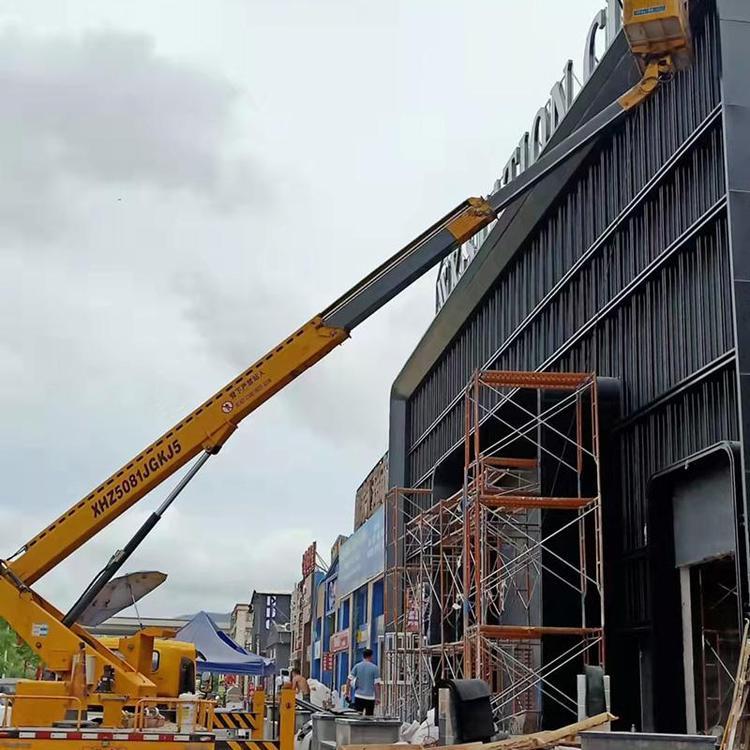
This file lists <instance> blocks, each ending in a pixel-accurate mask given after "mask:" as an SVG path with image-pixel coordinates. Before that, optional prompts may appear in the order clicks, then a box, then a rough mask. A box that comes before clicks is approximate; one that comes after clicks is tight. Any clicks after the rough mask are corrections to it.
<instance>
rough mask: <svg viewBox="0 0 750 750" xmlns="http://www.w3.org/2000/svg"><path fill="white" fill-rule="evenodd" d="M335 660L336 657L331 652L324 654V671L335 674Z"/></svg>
mask: <svg viewBox="0 0 750 750" xmlns="http://www.w3.org/2000/svg"><path fill="white" fill-rule="evenodd" d="M335 658H336V657H335V655H334V654H333V653H331V652H330V651H326V652H325V653H324V654H323V671H324V672H333V666H334V659H335Z"/></svg>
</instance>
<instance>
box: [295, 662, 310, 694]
mask: <svg viewBox="0 0 750 750" xmlns="http://www.w3.org/2000/svg"><path fill="white" fill-rule="evenodd" d="M291 675H292V690H294V692H295V694H296V696H297V697H298V698H302V700H304V701H309V700H310V685H308V683H307V680H306V679H305V678H304V677H303V676H302V675H301V674H300V671H299V669H297V668H296V667H295V668H294V669H293V670H292V672H291Z"/></svg>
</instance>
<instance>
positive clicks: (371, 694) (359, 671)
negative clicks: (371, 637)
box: [347, 648, 382, 716]
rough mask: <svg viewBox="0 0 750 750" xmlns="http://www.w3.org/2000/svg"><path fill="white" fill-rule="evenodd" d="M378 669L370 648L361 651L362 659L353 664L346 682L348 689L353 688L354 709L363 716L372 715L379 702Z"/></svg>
mask: <svg viewBox="0 0 750 750" xmlns="http://www.w3.org/2000/svg"><path fill="white" fill-rule="evenodd" d="M381 682H382V680H381V679H380V671H379V670H378V667H377V665H376V664H373V661H372V649H371V648H366V649H365V650H364V651H363V652H362V661H360V662H358V663H357V664H355V665H354V667H353V669H352V671H351V674H350V675H349V678H348V679H347V684H348V685H349V690H350V691H351V689H352V688H354V691H355V692H354V710H355V711H361V712H362V713H364V715H365V716H372V715H373V713H374V712H375V704H376V703H380V683H381Z"/></svg>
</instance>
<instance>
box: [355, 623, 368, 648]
mask: <svg viewBox="0 0 750 750" xmlns="http://www.w3.org/2000/svg"><path fill="white" fill-rule="evenodd" d="M369 642H370V625H369V624H368V623H365V624H364V625H360V626H359V628H358V630H357V643H369Z"/></svg>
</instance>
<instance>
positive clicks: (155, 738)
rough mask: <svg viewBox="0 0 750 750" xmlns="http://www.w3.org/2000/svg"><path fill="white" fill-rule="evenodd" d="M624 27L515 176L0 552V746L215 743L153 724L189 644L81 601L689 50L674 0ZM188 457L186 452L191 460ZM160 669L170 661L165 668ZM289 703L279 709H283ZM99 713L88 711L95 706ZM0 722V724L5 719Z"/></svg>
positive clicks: (635, 15) (188, 660) (637, 11)
mask: <svg viewBox="0 0 750 750" xmlns="http://www.w3.org/2000/svg"><path fill="white" fill-rule="evenodd" d="M623 11H624V16H623V21H624V28H625V33H626V35H627V38H628V40H629V43H630V47H631V51H632V53H633V56H634V58H635V60H636V61H637V62H638V64H639V65H640V68H641V71H642V74H643V75H642V78H641V80H640V82H639V83H638V84H637V85H636V86H635V87H634V88H633V89H631V90H630V91H629V92H627V93H626V94H625V95H624V96H622V97H621V98H620V99H619V100H618V101H615V102H613V103H612V104H610V105H609V106H608V107H606V108H605V109H604V110H602V111H601V112H600V113H599V114H598V115H596V116H595V117H593V118H592V119H591V120H589V121H588V122H587V123H586V124H585V125H583V126H582V127H581V128H579V129H578V130H577V131H575V132H574V133H572V134H571V135H570V136H569V137H568V138H567V139H566V140H565V141H563V142H561V143H560V144H559V145H557V146H556V147H555V148H553V149H550V150H548V151H547V152H546V153H545V154H544V156H543V157H542V158H541V159H539V160H538V161H537V162H536V163H535V164H533V165H532V166H531V167H529V168H528V169H527V170H526V171H525V172H523V173H522V174H521V175H519V176H518V177H517V178H516V179H515V180H513V181H512V182H510V183H509V184H507V185H505V186H504V187H502V188H500V189H499V190H497V191H496V192H494V193H493V194H491V195H489V196H487V197H486V198H470V199H468V200H466V201H464V202H463V203H461V204H460V205H458V206H457V207H456V208H454V209H453V210H452V211H451V212H450V213H449V214H447V215H446V216H445V217H444V218H442V219H441V220H440V221H438V222H437V223H436V224H435V225H433V226H432V227H430V228H429V229H428V230H427V231H426V232H424V233H423V234H421V235H420V236H419V237H417V238H416V239H415V240H414V241H413V242H411V243H409V244H408V245H407V246H406V247H404V248H403V249H402V250H401V251H399V252H398V253H396V254H395V255H394V256H393V257H391V258H390V259H389V260H387V261H386V262H385V263H384V264H383V265H381V266H380V267H378V268H377V269H375V270H374V271H373V272H372V273H371V274H370V275H369V276H367V277H366V278H364V279H363V280H362V281H361V282H359V283H358V284H357V285H356V286H355V287H354V288H352V289H351V290H350V291H348V292H347V293H346V294H344V296H342V297H341V298H340V299H338V300H336V301H335V302H334V303H333V304H332V305H331V306H330V307H328V308H326V309H325V310H323V312H321V313H320V314H319V315H316V316H315V317H314V318H312V320H310V321H309V322H307V323H305V324H304V325H303V326H302V327H301V328H299V329H298V330H296V331H294V332H293V333H291V334H290V335H289V336H286V337H285V338H284V339H282V340H281V341H280V342H279V344H278V346H276V347H275V348H274V349H272V350H271V351H270V352H268V353H267V354H266V355H265V356H264V357H262V358H261V359H259V360H258V361H257V362H255V364H253V365H251V366H250V367H249V368H248V369H247V370H245V371H244V372H242V373H240V374H239V375H238V376H237V377H236V378H235V379H234V380H232V382H230V383H228V384H227V385H226V386H225V387H224V388H222V389H221V390H219V391H218V392H217V393H216V394H214V395H213V396H211V398H209V399H208V400H207V401H205V402H204V403H203V404H201V405H200V406H199V407H198V408H197V409H195V411H193V412H191V413H190V414H188V415H187V416H186V417H185V418H184V419H182V420H181V421H180V422H178V423H177V424H176V425H175V426H174V427H172V428H171V429H170V430H169V431H168V432H166V433H165V434H164V435H162V436H161V437H160V438H158V439H157V440H156V441H155V442H154V443H152V444H151V445H149V446H148V447H147V448H145V449H144V450H143V451H142V452H141V453H139V454H138V455H136V456H134V457H133V458H132V459H131V460H130V461H128V462H127V463H126V464H125V465H124V466H123V467H122V468H121V469H119V470H118V471H116V472H115V473H114V474H113V475H112V476H110V477H109V478H108V479H106V480H105V481H104V482H102V483H101V484H100V485H98V486H97V487H96V488H94V489H93V490H92V491H91V493H89V494H88V495H86V496H85V497H84V498H82V499H81V500H79V501H78V502H77V503H75V504H74V505H73V506H72V507H70V508H69V509H68V510H66V511H65V512H64V513H63V514H62V515H61V516H60V517H59V518H57V519H55V520H54V521H53V522H52V523H51V524H50V525H49V526H47V527H46V528H45V529H43V530H42V531H41V532H40V533H39V534H37V535H36V536H35V537H33V538H32V539H30V540H29V541H28V542H26V544H24V545H23V546H22V547H21V548H20V549H19V550H18V552H16V553H15V554H14V555H12V556H11V557H9V558H8V559H7V560H2V561H0V616H1V617H3V618H5V619H6V620H7V621H8V623H9V624H10V626H11V627H12V628H13V629H14V630H15V631H16V633H17V634H18V635H19V636H20V637H21V638H22V639H23V640H24V641H25V642H26V643H27V644H28V645H29V646H30V647H31V648H32V649H33V651H34V652H35V653H36V654H37V655H38V656H39V658H40V659H41V661H42V662H43V664H44V667H45V677H47V678H48V679H44V680H28V681H20V682H19V683H18V686H17V693H16V695H15V696H14V697H13V699H12V710H10V711H6V716H7V715H10V723H9V722H7V721H4V722H3V726H2V727H0V750H18V748H22V747H23V748H30V749H31V750H62V746H64V747H65V748H66V749H67V748H69V749H70V750H83V749H84V748H85V749H86V750H96V749H97V748H122V749H123V750H125V749H127V750H142V749H145V748H147V747H148V748H150V749H151V750H154V747H155V746H161V745H164V744H167V743H172V742H186V743H188V744H190V745H195V744H201V745H203V746H207V745H211V744H214V743H216V742H217V738H216V733H215V732H214V731H212V728H213V727H214V726H215V725H214V720H213V716H212V706H211V705H210V704H207V703H201V704H200V705H199V706H198V707H197V709H196V705H195V704H192V706H191V710H193V711H196V710H197V716H195V717H194V718H195V722H191V724H192V723H194V724H195V728H194V729H193V730H192V731H190V732H185V731H180V730H181V727H180V725H179V722H178V725H177V726H176V729H175V730H174V731H167V729H166V728H164V727H162V728H159V729H153V728H149V722H148V717H149V714H150V712H151V711H153V709H154V708H158V709H159V710H161V711H163V712H169V711H174V713H175V714H176V715H178V716H179V715H180V714H181V710H182V708H183V707H181V706H180V704H179V698H178V697H177V696H179V694H180V693H181V692H183V691H185V690H190V691H192V690H193V689H194V682H193V680H194V669H195V667H194V659H195V652H194V650H193V649H192V647H191V646H179V645H178V644H176V643H175V644H174V649H173V650H172V651H171V652H170V653H169V654H167V655H166V658H165V656H164V655H162V660H161V663H160V665H159V670H161V671H162V674H160V675H159V679H157V678H156V675H155V674H154V673H153V672H152V652H153V650H154V639H155V638H156V637H157V636H159V635H160V633H157V632H154V631H150V630H143V631H141V632H139V633H137V634H136V635H134V636H132V637H130V638H123V639H121V640H120V642H119V644H118V647H117V649H115V650H112V649H110V648H106V647H105V646H104V644H103V643H102V642H101V641H99V640H97V639H96V638H95V637H93V636H92V635H91V634H90V633H89V632H88V631H87V630H85V629H84V628H83V627H81V626H80V625H78V624H77V620H78V618H79V617H80V615H81V613H82V612H84V610H85V609H86V607H87V606H88V605H89V603H90V602H92V601H93V599H94V598H95V597H96V595H97V593H98V592H99V591H101V589H102V588H103V586H105V585H106V584H107V582H108V581H110V580H111V579H112V577H113V575H114V574H115V573H116V571H117V570H119V568H120V567H121V566H122V565H123V564H124V563H125V561H126V560H127V559H128V557H129V556H130V555H131V554H132V553H133V551H134V550H135V549H136V547H137V546H138V544H139V543H140V542H141V541H142V540H143V539H144V538H145V537H146V535H147V534H148V533H149V531H150V530H151V529H152V528H153V527H154V526H155V525H156V523H158V521H159V519H160V518H161V517H162V515H163V514H164V512H165V511H166V510H167V508H168V507H169V505H170V504H171V503H172V502H173V501H174V500H175V498H176V497H177V496H178V495H179V494H180V492H181V491H182V490H183V489H184V488H185V486H186V485H187V484H188V483H189V482H190V480H191V479H192V478H193V477H194V476H195V474H196V473H197V472H198V471H199V470H200V469H201V467H202V466H203V465H204V464H205V463H206V462H207V461H208V460H209V458H211V456H214V455H215V454H217V453H218V452H219V450H220V449H221V447H222V445H224V443H225V442H226V441H227V440H228V439H229V438H230V437H231V435H232V434H233V433H234V431H235V430H236V429H237V426H238V425H239V423H240V421H241V420H242V419H244V418H245V417H246V416H248V414H250V413H251V412H253V411H254V410H255V409H257V408H258V407H259V406H260V405H261V404H262V403H263V402H264V401H266V400H267V399H269V398H271V396H273V395H274V394H276V393H278V392H279V391H280V390H281V389H282V388H283V387H284V386H285V385H287V383H289V382H291V381H292V380H294V378H296V377H297V376H298V375H300V374H301V373H302V372H303V371H305V370H306V369H307V368H308V367H311V366H312V365H314V364H315V363H316V362H318V361H319V360H320V359H322V358H323V357H324V356H325V355H326V354H328V352H330V351H331V350H332V349H334V348H335V347H336V346H338V345H339V344H341V343H342V342H344V341H345V340H346V339H347V338H348V337H349V335H350V333H351V331H352V330H353V329H354V328H355V327H356V326H357V325H359V324H360V323H361V322H362V321H364V320H365V319H366V318H368V317H369V316H370V315H372V314H373V313H374V312H375V311H376V310H378V309H379V308H380V307H382V306H383V305H385V304H386V303H387V302H388V301H389V300H391V299H392V298H393V297H395V296H396V295H397V294H399V293H400V292H401V291H402V290H403V289H405V288H406V287H407V286H409V284H411V283H412V282H413V281H414V280H416V279H417V278H419V277H420V276H422V274H424V273H425V272H426V271H428V270H429V269H430V268H432V267H433V266H435V265H436V264H437V263H438V262H440V261H441V260H442V259H443V258H445V257H446V256H447V255H448V254H449V253H450V252H451V251H452V250H454V249H455V248H457V247H458V246H460V245H461V244H462V243H463V242H465V241H466V240H468V239H469V238H470V237H472V236H473V235H475V234H476V233H477V232H479V231H480V230H481V229H482V228H484V227H486V226H487V225H488V224H490V223H491V222H492V221H493V220H494V219H496V218H497V216H498V214H499V213H500V212H501V211H502V210H503V209H504V208H505V207H506V206H508V205H509V204H511V203H512V202H513V201H515V200H516V199H518V198H519V197H521V196H522V195H523V194H524V193H525V192H526V191H527V190H529V189H530V188H531V187H533V186H534V185H536V184H537V183H538V182H539V181H540V180H541V179H543V178H544V177H545V176H546V175H547V174H549V173H550V172H552V171H553V170H554V169H556V168H557V167H558V166H560V165H561V164H562V163H564V162H565V160H566V159H568V158H569V157H570V156H571V155H573V154H575V153H576V152H578V151H579V150H580V149H581V148H582V147H583V146H585V145H587V144H589V143H590V142H591V141H592V140H593V139H595V138H596V137H597V136H599V135H600V134H602V133H604V132H606V131H607V130H608V129H609V128H611V127H612V126H613V125H614V124H615V123H617V122H619V121H620V120H621V118H623V117H624V116H625V115H626V113H627V112H628V111H629V110H630V109H632V108H633V107H634V106H636V105H638V104H639V103H640V102H641V101H643V100H644V99H645V98H646V97H648V96H649V95H650V94H651V93H653V91H654V90H656V89H657V88H658V86H659V85H660V83H662V82H663V81H666V80H668V79H669V78H670V77H671V76H672V75H674V73H675V71H676V70H679V69H680V68H681V67H682V66H683V65H684V64H686V62H687V60H688V59H689V55H690V48H691V41H690V32H689V19H688V7H687V3H686V2H685V1H684V0H658V1H657V0H625V2H624V9H623ZM191 462H192V463H191ZM189 463H190V466H189V468H188V469H187V471H186V472H185V474H184V476H183V477H182V479H181V480H180V482H179V483H178V484H177V486H176V487H175V488H174V489H173V490H172V491H171V492H170V494H169V495H168V497H167V498H166V499H165V500H164V502H163V503H162V504H161V506H160V507H159V508H158V509H157V510H156V511H154V513H152V514H151V516H150V517H149V518H148V519H147V521H146V522H145V523H144V525H143V526H142V528H141V529H139V531H138V532H137V533H136V534H135V536H134V537H133V539H131V540H130V541H129V542H128V543H127V544H126V545H125V546H124V547H123V549H122V550H119V551H117V552H116V553H115V554H114V556H113V557H112V558H111V560H110V561H109V563H108V564H107V565H106V567H105V568H104V569H103V570H102V572H101V573H100V574H99V575H98V576H97V577H96V578H95V579H94V580H93V581H92V583H91V584H90V585H89V586H88V587H87V589H86V590H85V591H84V593H83V594H82V595H81V597H80V598H79V600H78V601H77V602H76V603H75V605H74V606H73V607H72V608H71V610H70V611H69V612H67V613H63V612H61V611H59V610H58V609H56V608H55V607H54V606H53V605H52V604H51V603H50V602H48V601H46V600H45V599H44V598H42V597H41V596H40V595H39V594H38V593H36V592H35V591H34V590H33V588H32V586H33V585H34V583H35V582H36V581H37V580H38V579H39V578H41V577H42V576H43V575H44V574H45V573H47V572H49V571H50V570H52V569H53V568H54V567H55V566H56V565H57V564H58V563H60V562H61V561H62V560H64V559H65V558H66V557H67V556H68V555H70V554H71V553H72V552H74V551H75V550H77V549H78V548H79V547H80V546H81V545H82V544H84V543H85V542H87V541H88V540H89V539H91V538H92V537H93V536H94V535H95V534H97V533H98V532H99V531H101V530H102V529H103V528H105V527H106V526H107V525H109V524H110V523H111V522H112V521H114V520H115V519H116V518H117V517H118V516H119V515H120V514H121V513H124V512H125V511H126V510H127V509H128V508H130V507H131V506H132V505H134V504H135V503H136V502H138V501H139V500H140V499H141V498H143V497H145V496H146V495H147V494H148V493H149V492H151V491H152V490H153V489H154V488H156V487H158V486H159V485H160V484H161V483H162V482H164V480H166V479H167V478H169V477H171V476H172V475H173V474H174V473H175V472H176V471H178V470H179V469H180V468H182V467H184V466H186V465H187V464H189ZM164 671H168V672H170V673H171V674H170V675H168V676H165V675H164ZM282 695H283V697H282V699H281V703H282V714H284V715H285V716H286V719H287V720H286V721H284V719H283V718H282V721H281V725H282V727H281V730H280V739H279V740H276V741H273V743H270V742H269V743H265V742H264V743H263V746H264V750H268V748H269V745H270V744H273V745H276V746H280V750H292V748H293V742H294V727H293V711H294V700H293V697H292V695H291V691H289V690H285V691H282ZM284 712H286V713H284ZM93 716H96V717H98V718H99V720H100V721H99V723H93V722H92V721H91V719H92V717H93ZM290 716H291V717H292V721H291V722H290V721H289V717H290ZM6 724H9V725H7V726H6Z"/></svg>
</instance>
